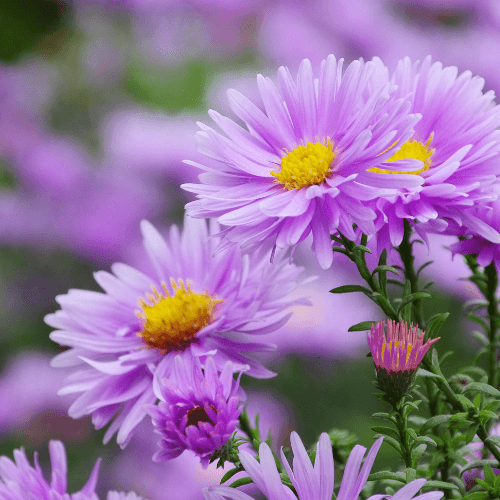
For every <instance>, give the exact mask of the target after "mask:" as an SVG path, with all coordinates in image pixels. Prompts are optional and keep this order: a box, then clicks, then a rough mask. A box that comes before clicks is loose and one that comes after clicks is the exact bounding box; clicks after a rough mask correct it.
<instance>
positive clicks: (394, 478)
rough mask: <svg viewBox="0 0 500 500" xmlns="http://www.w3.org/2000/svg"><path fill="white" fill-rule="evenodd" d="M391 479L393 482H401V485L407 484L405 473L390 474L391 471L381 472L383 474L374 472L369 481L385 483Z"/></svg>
mask: <svg viewBox="0 0 500 500" xmlns="http://www.w3.org/2000/svg"><path fill="white" fill-rule="evenodd" d="M387 479H390V480H391V481H399V482H401V483H406V478H405V475H404V474H403V473H398V472H389V471H381V472H373V473H372V474H370V475H369V476H368V481H383V480H387Z"/></svg>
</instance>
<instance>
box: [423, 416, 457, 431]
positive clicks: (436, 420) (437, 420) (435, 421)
mask: <svg viewBox="0 0 500 500" xmlns="http://www.w3.org/2000/svg"><path fill="white" fill-rule="evenodd" d="M452 417H453V415H436V416H434V417H431V418H429V419H428V420H427V422H425V424H424V425H422V427H420V430H419V434H422V433H423V432H425V431H426V430H427V429H432V428H433V427H435V426H436V425H441V424H444V423H445V422H449V421H450V419H451V418H452Z"/></svg>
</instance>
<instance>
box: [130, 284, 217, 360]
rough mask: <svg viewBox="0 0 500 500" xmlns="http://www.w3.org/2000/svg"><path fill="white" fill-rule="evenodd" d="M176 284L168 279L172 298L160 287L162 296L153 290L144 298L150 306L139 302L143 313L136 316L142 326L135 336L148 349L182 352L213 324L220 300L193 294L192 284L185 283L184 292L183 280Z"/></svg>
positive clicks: (206, 293)
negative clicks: (141, 321) (199, 333)
mask: <svg viewBox="0 0 500 500" xmlns="http://www.w3.org/2000/svg"><path fill="white" fill-rule="evenodd" d="M178 281H179V285H178V284H177V283H176V282H175V280H174V279H170V283H171V285H172V288H173V290H174V294H173V295H170V293H169V291H168V289H167V286H166V285H165V283H162V288H163V293H160V292H158V290H156V288H155V287H154V286H153V287H152V288H153V293H154V295H151V294H150V293H147V294H146V297H147V298H148V299H149V300H150V302H151V304H152V305H149V304H147V303H146V302H145V301H144V300H143V299H140V300H139V306H140V307H141V309H142V311H138V312H136V314H137V316H138V317H139V318H142V319H144V320H145V322H144V326H143V329H142V331H141V332H139V333H138V335H139V336H140V337H142V338H143V339H144V341H145V342H146V344H147V345H148V346H149V347H154V348H156V349H163V350H168V351H171V350H176V349H182V348H185V347H186V346H187V345H189V344H190V343H191V342H192V341H193V339H194V337H195V335H196V334H197V333H198V332H199V331H200V330H201V329H202V328H204V327H205V326H207V325H209V324H210V323H212V322H213V321H214V320H215V314H214V309H215V306H216V305H217V304H219V303H220V302H222V300H220V299H217V298H216V297H215V296H213V295H210V294H209V293H208V292H201V293H196V292H193V291H192V289H191V287H192V285H193V282H191V281H188V282H187V288H186V287H185V286H184V283H183V281H182V280H178Z"/></svg>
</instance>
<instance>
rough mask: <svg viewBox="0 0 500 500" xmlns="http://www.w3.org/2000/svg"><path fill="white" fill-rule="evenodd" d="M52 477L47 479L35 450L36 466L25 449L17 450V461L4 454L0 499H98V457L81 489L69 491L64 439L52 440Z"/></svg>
mask: <svg viewBox="0 0 500 500" xmlns="http://www.w3.org/2000/svg"><path fill="white" fill-rule="evenodd" d="M49 452H50V463H51V466H52V478H51V481H50V484H49V483H47V481H46V480H45V479H44V477H43V474H42V469H41V467H40V465H39V463H38V458H37V454H36V453H35V466H34V467H32V466H31V465H30V463H29V461H28V459H27V457H26V454H25V452H24V450H23V449H21V450H14V460H15V462H13V461H12V460H11V459H10V458H7V457H5V456H2V457H0V500H98V498H97V495H96V494H95V487H96V483H97V476H98V474H99V465H100V462H101V460H100V459H98V460H97V462H96V464H95V466H94V469H93V470H92V473H91V474H90V477H89V479H88V481H87V483H86V484H85V486H84V487H83V488H82V489H81V490H80V491H79V492H77V493H74V494H73V495H69V494H68V493H66V487H67V479H66V474H67V469H68V464H67V461H66V451H65V449H64V445H63V443H61V441H50V443H49Z"/></svg>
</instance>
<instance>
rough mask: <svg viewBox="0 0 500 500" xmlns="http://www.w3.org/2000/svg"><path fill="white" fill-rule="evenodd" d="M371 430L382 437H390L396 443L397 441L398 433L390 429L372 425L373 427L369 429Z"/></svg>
mask: <svg viewBox="0 0 500 500" xmlns="http://www.w3.org/2000/svg"><path fill="white" fill-rule="evenodd" d="M371 430H372V431H373V432H378V433H379V434H383V435H384V436H392V437H393V438H394V439H395V440H396V441H399V433H398V432H397V431H396V430H395V429H391V428H390V427H383V426H380V425H374V426H373V427H371Z"/></svg>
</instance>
